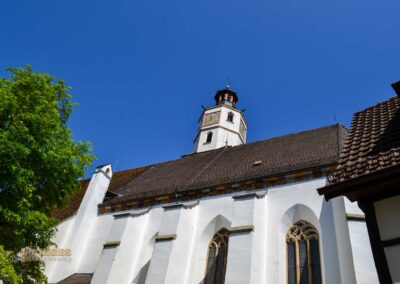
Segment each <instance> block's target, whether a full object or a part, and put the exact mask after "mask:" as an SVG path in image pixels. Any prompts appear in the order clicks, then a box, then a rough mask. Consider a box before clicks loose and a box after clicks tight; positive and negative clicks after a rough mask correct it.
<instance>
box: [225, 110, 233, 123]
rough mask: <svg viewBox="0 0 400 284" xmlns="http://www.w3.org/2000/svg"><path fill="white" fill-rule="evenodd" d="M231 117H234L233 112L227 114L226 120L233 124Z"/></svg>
mask: <svg viewBox="0 0 400 284" xmlns="http://www.w3.org/2000/svg"><path fill="white" fill-rule="evenodd" d="M233 115H234V114H233V112H229V113H228V118H227V119H226V120H227V121H229V122H232V123H233Z"/></svg>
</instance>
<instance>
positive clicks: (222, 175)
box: [54, 124, 347, 220]
mask: <svg viewBox="0 0 400 284" xmlns="http://www.w3.org/2000/svg"><path fill="white" fill-rule="evenodd" d="M346 135H347V130H346V129H345V128H344V127H343V126H342V125H340V124H337V125H331V126H327V127H322V128H318V129H312V130H308V131H303V132H298V133H294V134H289V135H284V136H280V137H275V138H271V139H266V140H262V141H257V142H253V143H249V144H244V145H240V146H235V147H226V148H220V149H216V150H212V151H208V152H201V153H195V154H191V155H186V156H183V157H182V158H180V159H178V160H173V161H168V162H165V163H159V164H154V165H151V166H147V167H143V168H137V169H131V170H126V171H120V172H115V173H114V174H113V177H112V180H111V184H110V187H109V191H111V192H113V193H116V194H118V196H116V197H114V198H108V199H105V201H104V203H103V205H107V204H116V203H119V202H123V201H126V200H135V199H140V198H148V197H153V196H159V195H162V194H171V193H174V192H176V191H179V192H181V191H185V190H196V189H203V188H207V187H211V186H218V185H223V184H227V183H233V182H242V181H246V180H251V179H256V178H263V177H270V176H276V175H285V174H290V173H294V172H298V171H302V170H307V169H315V168H321V167H324V166H329V165H335V164H336V163H337V161H338V157H339V153H340V151H341V146H342V145H343V143H344V140H345V138H346ZM260 161H261V163H260ZM88 183H89V180H85V181H82V190H81V191H80V192H78V193H77V194H76V196H74V197H72V199H71V202H70V204H69V205H68V206H67V207H66V208H64V209H60V210H57V211H55V214H54V215H55V216H56V217H57V218H58V219H60V220H63V219H66V218H68V217H69V216H72V215H73V214H74V213H75V212H76V210H77V209H78V208H79V204H80V202H81V200H82V198H83V195H84V193H85V191H86V188H87V186H88Z"/></svg>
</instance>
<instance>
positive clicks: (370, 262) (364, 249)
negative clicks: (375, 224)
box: [348, 221, 379, 284]
mask: <svg viewBox="0 0 400 284" xmlns="http://www.w3.org/2000/svg"><path fill="white" fill-rule="evenodd" d="M348 226H349V231H350V241H351V249H352V254H353V258H354V269H355V273H356V280H357V284H374V283H379V280H378V275H377V273H376V268H375V263H374V257H373V255H372V250H371V244H370V241H369V236H368V230H367V226H366V224H365V221H348Z"/></svg>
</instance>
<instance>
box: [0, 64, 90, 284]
mask: <svg viewBox="0 0 400 284" xmlns="http://www.w3.org/2000/svg"><path fill="white" fill-rule="evenodd" d="M7 70H8V71H9V72H10V77H9V78H0V161H1V162H0V279H2V280H3V281H4V282H5V283H21V281H23V283H43V282H46V277H45V276H44V274H43V272H42V271H43V263H42V262H41V261H40V258H36V259H35V258H34V259H32V260H31V261H24V259H23V257H22V256H21V253H20V252H21V250H22V249H24V248H27V247H28V248H31V249H44V248H47V247H49V246H50V245H51V244H52V241H51V238H52V237H53V236H54V234H55V225H56V223H57V222H56V220H55V219H54V218H52V217H51V211H52V210H53V209H54V208H56V207H61V206H63V205H64V203H65V200H66V199H67V198H68V197H69V196H71V195H72V194H73V193H74V192H75V191H76V190H77V189H79V179H80V178H81V177H82V176H83V175H84V169H85V168H86V167H87V166H89V165H90V164H91V162H92V160H93V159H94V156H93V155H92V154H91V153H90V151H91V145H90V143H89V142H85V143H84V142H81V141H79V142H75V141H74V140H73V137H72V133H71V130H70V128H69V127H68V126H67V124H66V123H67V121H68V118H69V116H70V114H71V113H72V111H73V107H74V104H73V103H71V95H70V94H69V93H68V90H69V89H70V87H68V86H65V85H64V82H63V81H62V80H60V79H54V78H53V77H51V76H50V75H48V74H42V73H39V72H34V71H32V68H31V67H30V66H25V67H24V68H9V69H7Z"/></svg>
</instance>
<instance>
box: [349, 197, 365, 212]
mask: <svg viewBox="0 0 400 284" xmlns="http://www.w3.org/2000/svg"><path fill="white" fill-rule="evenodd" d="M344 206H345V208H346V213H347V214H355V215H360V216H364V212H363V211H362V210H361V209H360V207H358V204H357V202H351V201H350V200H349V199H347V197H344Z"/></svg>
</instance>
